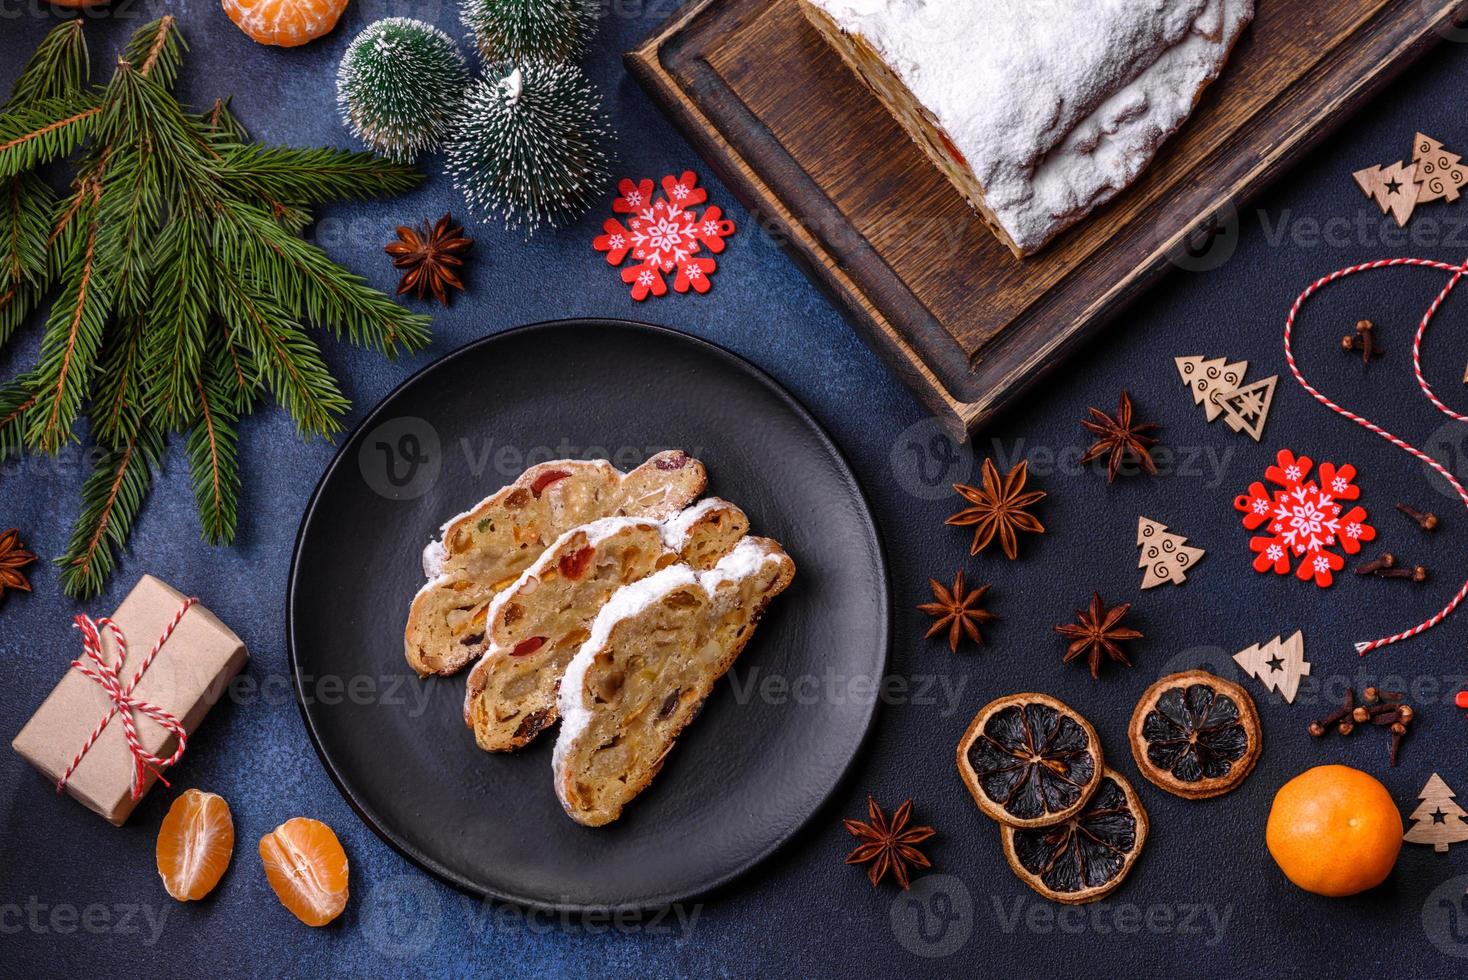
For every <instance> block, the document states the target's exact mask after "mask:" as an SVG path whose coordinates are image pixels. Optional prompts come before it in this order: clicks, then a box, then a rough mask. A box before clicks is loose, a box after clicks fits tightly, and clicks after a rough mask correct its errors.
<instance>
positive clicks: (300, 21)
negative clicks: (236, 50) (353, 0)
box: [221, 0, 347, 48]
mask: <svg viewBox="0 0 1468 980" xmlns="http://www.w3.org/2000/svg"><path fill="white" fill-rule="evenodd" d="M221 4H222V6H223V7H224V12H225V13H226V14H228V15H229V19H230V20H232V21H234V23H235V26H236V27H238V28H239V29H240V30H242V31H244V32H245V34H247V35H248V36H249V37H250V39H251V40H254V41H258V42H259V43H261V44H274V45H278V46H280V47H282V48H293V47H296V46H297V45H300V44H305V43H306V42H307V41H314V40H316V39H317V38H318V37H321V36H322V35H323V34H328V33H330V32H331V29H332V28H333V27H335V26H336V22H337V20H338V19H340V17H341V15H342V11H343V10H345V9H347V0H221Z"/></svg>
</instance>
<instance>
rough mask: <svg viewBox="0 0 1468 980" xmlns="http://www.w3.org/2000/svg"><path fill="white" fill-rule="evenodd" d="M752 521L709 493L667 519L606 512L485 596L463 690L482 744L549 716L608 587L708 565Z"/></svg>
mask: <svg viewBox="0 0 1468 980" xmlns="http://www.w3.org/2000/svg"><path fill="white" fill-rule="evenodd" d="M748 530H749V518H747V517H745V515H744V512H743V511H742V510H740V509H739V508H738V507H736V506H734V505H733V504H731V503H729V502H728V501H726V500H720V499H718V498H717V497H711V498H709V499H708V500H704V501H702V502H701V503H699V504H698V505H696V506H694V507H690V508H688V509H687V510H685V511H684V512H683V513H681V514H679V515H678V516H677V517H674V518H673V519H672V520H670V521H668V522H667V523H665V524H657V523H655V522H652V521H649V520H646V519H643V518H618V517H611V518H605V519H603V520H600V521H593V522H592V523H590V524H587V525H584V526H582V527H579V528H576V529H575V530H572V531H568V532H566V533H565V534H564V535H562V536H561V538H560V540H559V541H557V542H556V543H555V544H553V545H551V547H550V548H549V549H547V550H546V552H545V553H544V554H543V555H541V556H540V558H538V559H537V560H536V562H535V564H534V565H531V566H530V567H529V568H528V569H526V570H525V572H524V573H523V574H522V575H521V576H520V578H519V579H517V580H516V581H515V583H514V584H513V585H511V586H510V587H509V588H507V589H505V590H504V591H503V592H501V593H500V594H499V595H497V596H496V597H495V599H494V601H493V602H492V603H490V606H489V610H488V615H487V618H486V625H487V627H488V632H487V634H486V636H487V646H486V649H485V652H484V655H483V656H482V657H481V658H480V660H479V663H477V664H475V666H474V669H473V670H472V671H470V673H469V683H468V684H467V686H466V688H465V692H464V721H465V722H466V723H467V724H468V725H469V727H470V728H472V729H473V730H474V740H475V741H476V742H477V743H478V744H479V747H480V748H482V749H485V750H486V751H489V752H509V751H513V750H515V749H519V748H522V747H524V746H525V745H528V744H529V743H530V741H531V740H532V739H534V738H535V737H536V736H537V735H538V734H540V732H541V731H542V730H543V729H545V728H546V727H548V726H549V725H551V724H553V723H554V722H555V720H556V718H557V717H558V716H557V713H556V692H557V691H558V690H559V689H560V685H561V675H562V673H564V672H565V669H566V665H567V664H568V663H570V662H571V658H572V656H574V655H575V653H576V651H577V650H578V649H580V647H581V644H582V643H583V642H585V641H586V639H587V637H589V636H590V635H591V634H590V626H591V624H592V621H593V620H594V619H595V618H596V614H597V613H598V612H600V611H601V608H602V606H604V605H606V603H607V600H608V599H610V598H611V597H612V595H613V593H615V592H616V591H617V590H618V589H620V588H621V587H622V586H624V585H627V584H629V583H631V582H636V581H638V580H640V579H644V578H646V577H647V576H649V575H651V574H652V573H653V572H655V571H657V570H658V569H660V568H665V567H667V566H669V565H673V564H675V563H678V562H680V561H681V562H684V563H686V564H688V565H690V566H692V567H693V568H695V569H699V570H704V569H708V568H711V567H712V566H713V565H714V563H715V562H717V561H718V560H719V559H720V558H722V557H723V556H724V555H726V554H727V553H728V552H729V551H730V550H731V549H732V548H734V546H735V545H736V544H738V542H739V540H740V539H741V538H743V537H744V535H745V533H746V532H748Z"/></svg>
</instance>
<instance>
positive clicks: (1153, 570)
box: [1137, 517, 1204, 589]
mask: <svg viewBox="0 0 1468 980" xmlns="http://www.w3.org/2000/svg"><path fill="white" fill-rule="evenodd" d="M1187 541H1188V539H1187V538H1185V537H1183V536H1182V535H1181V534H1173V533H1172V532H1170V531H1168V530H1167V528H1166V527H1165V526H1164V525H1162V524H1159V523H1158V522H1156V521H1154V520H1152V519H1151V518H1148V517H1139V518H1137V547H1138V548H1141V549H1142V560H1141V561H1140V562H1138V563H1137V567H1138V568H1145V569H1146V570H1147V571H1146V574H1144V575H1143V576H1142V588H1144V589H1150V588H1152V587H1153V586H1157V585H1161V584H1162V583H1164V582H1171V583H1173V584H1174V585H1182V584H1183V583H1184V582H1186V581H1187V580H1188V572H1189V571H1190V570H1191V569H1192V567H1193V566H1194V565H1196V564H1198V560H1199V559H1201V558H1202V557H1203V555H1204V551H1203V549H1202V548H1191V547H1189V546H1188V544H1187Z"/></svg>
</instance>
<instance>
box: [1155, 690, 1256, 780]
mask: <svg viewBox="0 0 1468 980" xmlns="http://www.w3.org/2000/svg"><path fill="white" fill-rule="evenodd" d="M1127 734H1128V736H1129V737H1130V739H1131V743H1132V757H1133V758H1135V759H1136V760H1137V768H1138V769H1139V770H1141V772H1142V775H1143V776H1145V777H1146V778H1147V779H1148V781H1150V782H1152V783H1153V784H1155V785H1157V786H1160V787H1162V788H1163V789H1165V790H1167V791H1168V792H1169V793H1171V794H1173V795H1174V796H1181V797H1183V798H1184V799H1188V800H1203V799H1208V798H1209V797H1213V796H1220V795H1222V794H1224V793H1227V792H1228V791H1229V790H1231V789H1233V788H1234V787H1235V786H1237V785H1239V783H1241V782H1243V781H1244V778H1245V777H1246V776H1248V775H1249V773H1251V772H1253V771H1254V764H1255V763H1256V762H1258V761H1259V753H1260V751H1261V749H1262V748H1263V738H1264V736H1263V731H1262V730H1261V729H1260V726H1259V712H1258V711H1256V710H1255V709H1254V699H1253V698H1251V697H1249V692H1248V691H1245V690H1244V689H1243V688H1242V687H1239V685H1237V684H1235V683H1233V682H1231V681H1226V680H1224V679H1223V678H1222V677H1215V676H1214V675H1213V674H1210V673H1208V672H1207V671H1206V670H1185V671H1183V672H1182V673H1180V674H1169V675H1167V676H1166V677H1164V678H1162V679H1161V680H1159V681H1157V682H1156V683H1155V684H1153V685H1152V686H1151V687H1149V688H1147V690H1146V692H1145V693H1144V694H1143V695H1142V700H1140V701H1138V702H1137V706H1136V708H1135V709H1133V711H1132V720H1131V724H1130V725H1129V726H1128V727H1127Z"/></svg>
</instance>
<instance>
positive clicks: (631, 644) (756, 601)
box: [552, 538, 795, 827]
mask: <svg viewBox="0 0 1468 980" xmlns="http://www.w3.org/2000/svg"><path fill="white" fill-rule="evenodd" d="M794 576H795V563H794V562H792V561H791V560H790V557H789V556H788V555H787V554H785V552H784V550H783V549H782V548H781V547H780V546H779V545H778V544H776V543H775V542H774V541H771V540H770V539H768V538H745V539H744V540H743V541H741V542H740V543H739V545H738V546H737V547H736V548H735V549H734V550H733V551H731V552H730V553H729V554H728V555H726V556H725V557H724V558H723V559H721V560H720V561H719V563H718V564H717V565H715V566H714V567H713V568H712V569H711V570H709V571H706V572H697V571H694V570H693V569H692V568H689V567H687V566H684V565H675V566H672V567H669V568H665V569H663V570H662V571H660V572H657V573H656V574H654V575H652V576H650V577H649V578H646V579H643V580H642V581H640V582H634V583H633V584H632V585H629V586H627V587H626V588H624V589H622V590H621V591H619V592H618V593H617V594H616V595H615V596H613V598H612V600H611V602H609V603H607V605H606V606H604V607H603V608H602V611H601V612H600V613H599V614H598V615H597V617H596V621H595V622H594V624H593V625H592V628H591V637H590V638H589V639H588V640H587V641H586V642H585V643H584V644H582V646H581V649H580V650H579V651H577V653H576V656H575V657H574V658H573V659H572V661H571V664H570V666H569V667H567V668H566V676H565V678H564V679H563V680H562V683H561V693H560V702H559V704H560V713H561V731H560V736H559V738H557V739H556V748H555V754H554V758H553V761H552V767H553V772H554V777H555V788H556V795H557V796H558V797H559V798H560V801H561V805H562V806H563V807H564V808H565V810H566V813H567V814H569V815H570V817H571V819H573V820H575V821H576V822H577V823H581V824H585V825H587V826H589V827H597V826H601V825H603V824H607V823H610V822H612V821H613V820H616V819H617V818H618V817H619V816H621V813H622V808H623V807H624V806H626V804H627V803H628V802H629V801H631V800H632V799H633V798H634V797H636V796H637V794H639V793H641V792H642V791H643V790H644V789H646V788H647V785H648V784H649V783H650V782H651V781H652V778H653V777H654V776H656V775H657V773H658V770H659V769H661V768H662V765H663V761H664V760H665V759H666V758H667V755H668V752H669V751H670V750H671V749H672V748H673V743H674V742H675V740H676V739H677V738H678V735H679V733H681V732H682V731H683V728H684V727H685V726H686V725H687V724H688V723H689V722H690V721H691V720H693V717H694V715H696V714H697V713H698V710H699V708H700V707H701V706H702V705H703V702H704V699H705V698H707V697H708V695H709V692H710V691H712V690H713V686H714V682H715V681H717V680H718V679H719V678H720V677H722V676H723V675H724V673H725V671H727V670H728V669H729V667H730V666H731V665H732V664H733V663H734V659H735V658H736V657H738V656H739V653H740V651H741V650H743V649H744V646H745V644H747V643H748V642H749V639H750V637H751V636H753V634H754V629H755V625H756V624H757V623H758V622H759V619H760V616H761V615H762V614H763V613H764V610H765V607H766V606H767V605H768V604H769V602H770V600H771V599H773V598H774V597H775V596H776V595H778V594H780V593H781V592H782V591H784V589H785V588H786V587H787V586H788V585H789V584H790V581H791V579H793V578H794Z"/></svg>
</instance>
